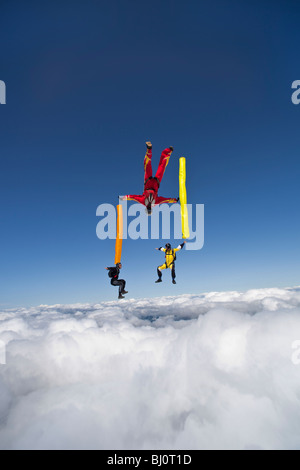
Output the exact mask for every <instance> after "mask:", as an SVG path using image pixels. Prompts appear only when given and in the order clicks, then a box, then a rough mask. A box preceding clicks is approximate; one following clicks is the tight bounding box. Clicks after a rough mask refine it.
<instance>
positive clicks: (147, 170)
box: [144, 142, 152, 183]
mask: <svg viewBox="0 0 300 470" xmlns="http://www.w3.org/2000/svg"><path fill="white" fill-rule="evenodd" d="M146 145H147V151H146V155H145V158H144V183H145V182H146V181H147V180H148V179H149V178H152V164H151V159H152V144H151V142H146Z"/></svg>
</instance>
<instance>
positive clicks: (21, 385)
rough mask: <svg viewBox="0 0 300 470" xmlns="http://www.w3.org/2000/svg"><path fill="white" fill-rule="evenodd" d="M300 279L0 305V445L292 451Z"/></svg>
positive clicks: (299, 395)
mask: <svg viewBox="0 0 300 470" xmlns="http://www.w3.org/2000/svg"><path fill="white" fill-rule="evenodd" d="M296 340H300V289H299V288H290V289H261V290H252V291H248V292H246V293H239V292H223V293H222V292H220V293H218V292H215V293H214V292H213V293H208V294H202V295H184V296H179V297H166V298H159V299H145V300H134V299H131V300H126V301H121V302H105V303H100V304H96V305H90V304H78V305H55V306H46V305H42V306H40V307H36V308H29V309H24V308H22V309H10V310H5V311H2V312H1V313H0V341H1V342H2V343H4V344H5V345H6V364H5V365H1V364H0V448H2V449H170V450H171V449H211V448H216V449H230V448H232V449H248V448H263V449H292V448H294V449H295V448H297V449H298V448H299V442H300V411H299V410H300V406H299V404H300V403H299V401H300V380H299V379H300V366H297V365H295V364H294V363H293V362H292V355H293V354H295V349H293V347H292V345H293V344H295V341H296Z"/></svg>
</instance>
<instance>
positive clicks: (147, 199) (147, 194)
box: [123, 148, 178, 206]
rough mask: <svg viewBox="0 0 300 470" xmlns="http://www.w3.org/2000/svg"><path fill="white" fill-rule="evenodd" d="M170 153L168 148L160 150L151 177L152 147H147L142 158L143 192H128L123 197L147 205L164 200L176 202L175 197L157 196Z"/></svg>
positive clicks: (161, 202) (155, 204)
mask: <svg viewBox="0 0 300 470" xmlns="http://www.w3.org/2000/svg"><path fill="white" fill-rule="evenodd" d="M170 155H171V150H170V149H165V150H164V151H163V152H162V154H161V157H160V161H159V165H158V169H157V172H156V175H155V176H154V177H153V176H152V164H151V159H152V149H149V148H148V149H147V152H146V155H145V159H144V171H145V175H144V192H143V194H142V195H136V194H128V195H127V196H124V198H123V199H124V200H133V201H137V202H139V203H140V204H143V205H144V206H149V205H150V204H151V206H157V205H158V204H163V203H164V202H168V203H170V204H173V203H175V202H178V200H177V199H176V198H168V197H159V196H157V193H158V189H159V186H160V183H161V180H162V178H163V176H164V172H165V169H166V166H167V165H168V163H169V159H170Z"/></svg>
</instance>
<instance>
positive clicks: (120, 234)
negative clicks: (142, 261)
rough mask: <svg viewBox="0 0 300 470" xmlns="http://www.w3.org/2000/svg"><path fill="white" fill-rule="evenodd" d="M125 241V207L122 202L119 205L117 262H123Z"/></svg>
mask: <svg viewBox="0 0 300 470" xmlns="http://www.w3.org/2000/svg"><path fill="white" fill-rule="evenodd" d="M122 243H123V208H122V206H121V204H118V205H117V237H116V248H115V264H117V263H121V257H122Z"/></svg>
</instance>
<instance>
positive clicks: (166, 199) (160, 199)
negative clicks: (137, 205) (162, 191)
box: [155, 197, 179, 206]
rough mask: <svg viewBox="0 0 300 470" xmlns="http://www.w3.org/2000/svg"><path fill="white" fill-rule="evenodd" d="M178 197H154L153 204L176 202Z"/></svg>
mask: <svg viewBox="0 0 300 470" xmlns="http://www.w3.org/2000/svg"><path fill="white" fill-rule="evenodd" d="M178 199H179V198H173V197H157V198H156V199H155V205H156V206H158V205H159V204H165V203H168V204H176V202H178Z"/></svg>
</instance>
